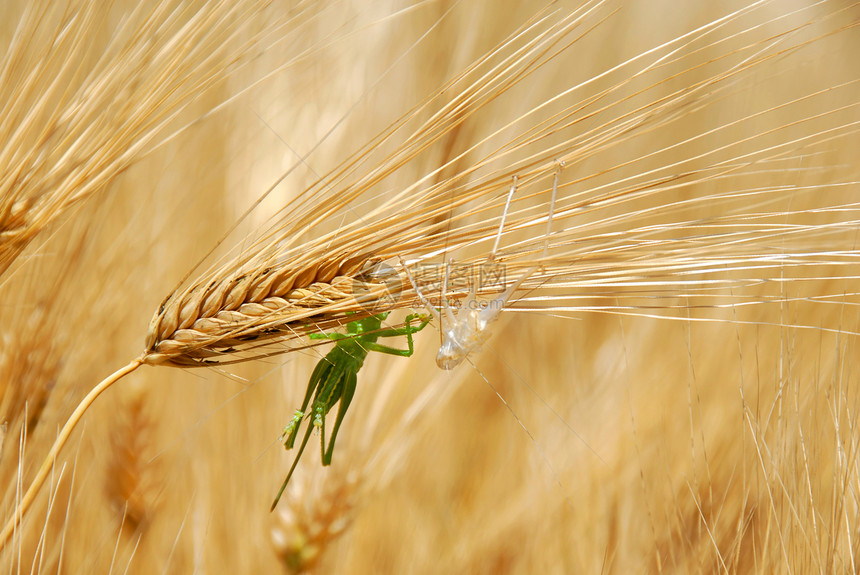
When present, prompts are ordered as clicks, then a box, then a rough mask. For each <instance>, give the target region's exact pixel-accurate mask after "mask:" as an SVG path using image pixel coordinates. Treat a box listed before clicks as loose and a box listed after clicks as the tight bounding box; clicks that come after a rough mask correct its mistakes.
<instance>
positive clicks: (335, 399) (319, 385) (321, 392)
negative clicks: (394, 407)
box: [272, 312, 430, 511]
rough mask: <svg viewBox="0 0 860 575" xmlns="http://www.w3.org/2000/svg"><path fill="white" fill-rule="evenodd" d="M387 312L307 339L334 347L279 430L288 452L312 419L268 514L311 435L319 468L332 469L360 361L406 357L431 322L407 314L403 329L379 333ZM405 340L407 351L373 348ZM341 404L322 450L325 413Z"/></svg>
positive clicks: (426, 317)
mask: <svg viewBox="0 0 860 575" xmlns="http://www.w3.org/2000/svg"><path fill="white" fill-rule="evenodd" d="M389 313H390V312H385V313H381V314H377V315H372V316H370V317H366V318H364V319H357V320H355V321H351V322H349V323H348V324H347V326H346V333H315V334H311V335H310V336H309V337H310V338H311V339H330V340H332V341H334V342H335V346H334V349H332V350H331V351H330V352H328V354H327V355H326V356H325V357H324V358H322V359H321V360H320V361H319V363H317V366H316V367H315V368H314V371H313V373H312V374H311V378H310V381H309V382H308V390H307V392H306V393H305V399H304V401H303V402H302V407H301V409H298V410H296V412H295V415H294V416H293V418H292V420H290V423H288V424H287V426H286V427H285V428H284V431H283V434H282V435H281V439H282V441H283V442H284V447H286V448H287V449H292V448H293V446H294V445H295V443H296V439H297V437H298V433H299V427H300V426H301V424H302V421H303V420H305V419H311V425H308V428H307V430H306V431H305V436H304V439H302V443H301V445H300V446H299V451H298V453H296V458H295V460H293V465H292V466H291V467H290V471H289V472H288V473H287V477H286V479H284V483H283V484H282V485H281V489H280V490H279V491H278V494H277V495H276V496H275V500H274V501H273V502H272V510H273V511H274V509H275V507H276V506H277V505H278V501H280V499H281V495H283V493H284V489H286V488H287V484H288V483H289V482H290V478H291V477H292V476H293V472H294V471H295V470H296V466H297V465H298V463H299V459H300V458H301V456H302V453H304V451H305V446H307V444H308V440H309V439H310V436H311V431H312V430H314V429H316V430H318V431H319V433H320V454H321V458H322V464H323V465H329V464H330V463H331V457H332V453H333V452H334V442H335V440H336V439H337V433H338V431H339V430H340V426H341V424H342V423H343V418H344V416H345V415H346V411H347V410H348V409H349V404H350V402H351V401H352V396H353V395H354V394H355V387H356V383H357V381H358V372H359V370H360V369H361V368H362V366H363V365H364V360H365V358H367V354H368V353H369V352H371V351H376V352H379V353H385V354H388V355H396V356H400V357H410V356H411V355H412V354H413V353H414V351H415V349H414V347H413V343H412V334H414V333H418V332H419V331H421V330H422V329H424V328H425V327H427V324H428V323H429V322H430V316H425V315H419V314H410V315H408V316H406V320H405V324H406V325H405V326H404V327H402V328H384V327H383V326H382V322H383V321H385V319H386V318H387V317H388V314H389ZM415 319H418V320H419V322H420V323H419V324H418V325H416V326H413V325H412V321H413V320H415ZM402 336H406V345H407V349H396V348H393V347H389V346H387V345H382V344H380V343H377V341H376V340H378V339H379V338H381V337H402ZM311 397H313V404H311V407H310V409H308V404H310V402H311ZM338 403H340V405H339V406H338V410H337V419H335V423H334V428H333V429H332V431H331V439H330V440H329V443H328V448H326V445H325V428H326V426H325V419H326V415H328V413H329V411H331V409H332V408H333V407H334V406H335V405H336V404H338Z"/></svg>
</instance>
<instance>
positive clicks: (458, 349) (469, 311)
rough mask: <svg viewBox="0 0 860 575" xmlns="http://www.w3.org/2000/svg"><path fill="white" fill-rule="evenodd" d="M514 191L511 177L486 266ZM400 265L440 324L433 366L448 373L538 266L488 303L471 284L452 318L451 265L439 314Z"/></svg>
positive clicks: (484, 336)
mask: <svg viewBox="0 0 860 575" xmlns="http://www.w3.org/2000/svg"><path fill="white" fill-rule="evenodd" d="M560 169H561V163H559V168H558V169H556V172H555V177H554V178H553V183H552V199H551V200H550V209H549V216H548V218H547V228H546V237H545V239H544V252H543V255H544V257H545V256H546V254H547V251H548V248H549V234H550V230H551V226H552V216H553V212H554V210H555V198H556V193H557V191H558V175H559V171H560ZM516 189H517V177H516V176H514V181H513V183H512V184H511V188H510V191H509V192H508V199H507V201H506V203H505V209H504V211H503V212H502V219H501V222H500V223H499V231H498V232H497V234H496V240H495V244H494V245H493V250H492V252H490V255H489V257H488V258H487V263H492V262H493V261H494V260H495V256H496V251H497V249H498V247H499V240H500V239H501V236H502V230H503V228H504V225H505V218H506V217H507V214H508V210H509V209H510V205H511V198H512V197H513V195H514V192H515V191H516ZM401 265H402V266H403V269H404V271H405V272H406V276H407V277H408V278H409V282H410V283H411V284H412V287H413V289H415V293H416V294H417V295H418V298H419V299H420V300H421V303H423V304H424V306H425V307H426V308H427V310H428V311H429V312H430V313H431V314H432V315H433V316H434V317H435V318H436V319H437V320H439V324H440V331H441V334H442V344H441V345H440V346H439V352H438V353H437V354H436V365H438V366H439V367H440V368H442V369H445V370H449V369H453V368H455V367H457V366H458V365H460V363H462V362H463V360H464V359H466V357H467V356H468V355H469V354H470V353H472V352H474V351H477V350H479V349H480V348H481V345H483V343H484V342H485V341H486V340H487V338H488V337H489V335H490V333H489V331H488V329H487V328H488V327H489V325H490V324H491V323H492V322H493V321H495V320H496V319H497V318H498V317H499V314H500V313H501V312H502V309H504V307H505V305H506V304H507V303H508V302H509V301H510V299H511V297H513V295H514V292H516V290H517V289H518V288H519V287H520V285H522V283H523V282H524V281H525V280H527V279H528V278H529V277H531V275H532V274H533V273H535V272H536V271H537V270H538V269H539V268H540V266H534V267H531V268H529V269H527V270H526V271H525V272H523V274H522V275H521V276H520V277H519V278H518V279H517V280H516V281H515V282H514V283H512V284H511V285H510V286H509V287H508V288H507V289H506V290H505V291H504V292H503V293H502V294H500V295H499V296H498V297H496V298H495V299H492V300H490V301H478V299H477V293H476V292H477V290H476V288H475V285H474V284H473V285H472V286H471V288H470V290H469V293H468V295H467V296H466V299H465V300H464V301H463V302H462V303H461V305H460V310H459V312H458V313H457V315H454V312H453V311H452V309H451V306H450V304H449V303H448V300H447V298H446V297H445V294H446V293H447V291H448V275H449V269H450V263H448V264H447V265H446V266H445V274H444V278H445V279H444V281H443V284H442V309H441V311H440V310H438V309H436V308H435V307H434V306H433V305H432V304H431V303H430V302H429V301H427V298H425V297H424V295H423V294H422V293H421V290H420V289H419V287H418V285H417V284H416V283H415V279H414V278H413V277H412V274H411V273H410V272H409V269H408V268H407V267H406V265H404V264H403V262H402V261H401Z"/></svg>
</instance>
